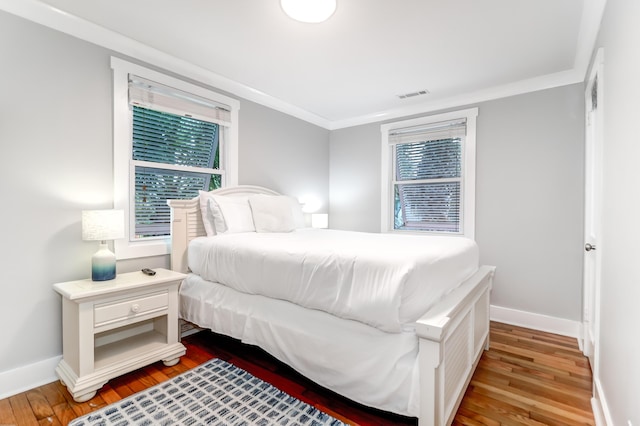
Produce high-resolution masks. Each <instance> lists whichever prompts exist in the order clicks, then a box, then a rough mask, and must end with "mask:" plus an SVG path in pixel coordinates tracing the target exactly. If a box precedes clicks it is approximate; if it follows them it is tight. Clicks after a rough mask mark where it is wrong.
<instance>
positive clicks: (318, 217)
mask: <svg viewBox="0 0 640 426" xmlns="http://www.w3.org/2000/svg"><path fill="white" fill-rule="evenodd" d="M311 227H312V228H328V227H329V215H328V214H327V213H313V214H312V215H311Z"/></svg>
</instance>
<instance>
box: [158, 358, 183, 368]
mask: <svg viewBox="0 0 640 426" xmlns="http://www.w3.org/2000/svg"><path fill="white" fill-rule="evenodd" d="M162 362H163V363H164V365H166V366H167V367H173V366H174V365H176V364H177V363H179V362H180V357H178V358H173V359H169V360H166V361H165V360H162Z"/></svg>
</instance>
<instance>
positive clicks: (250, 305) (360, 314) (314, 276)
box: [169, 186, 495, 426]
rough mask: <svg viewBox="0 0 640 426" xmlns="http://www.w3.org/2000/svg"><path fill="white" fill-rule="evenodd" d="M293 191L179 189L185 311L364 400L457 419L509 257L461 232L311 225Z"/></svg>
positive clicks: (427, 417)
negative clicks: (491, 255) (487, 257)
mask: <svg viewBox="0 0 640 426" xmlns="http://www.w3.org/2000/svg"><path fill="white" fill-rule="evenodd" d="M286 198H287V197H284V196H281V195H280V194H278V193H277V192H275V191H272V190H270V189H267V188H262V187H258V186H237V187H230V188H224V189H219V190H215V191H212V192H209V193H204V192H200V196H199V197H196V198H194V199H191V200H170V201H169V206H170V208H171V268H172V269H173V270H176V271H180V272H186V273H188V276H187V278H186V279H185V280H184V282H183V283H182V285H181V288H180V296H181V316H182V318H183V319H184V320H186V321H188V322H191V323H194V324H196V325H197V326H199V327H202V328H207V329H211V330H213V331H214V332H216V333H221V334H224V335H228V336H231V337H234V338H237V339H240V340H242V341H243V342H245V343H248V344H252V345H257V346H259V347H261V348H263V349H264V350H266V351H267V352H269V353H270V354H272V355H273V356H275V357H276V358H278V359H279V360H281V361H283V362H285V363H286V364H288V365H290V366H291V367H293V368H294V369H296V370H297V371H299V372H300V373H302V374H303V375H305V376H306V377H308V378H310V379H311V380H314V381H315V382H317V383H319V384H320V385H322V386H325V387H327V388H329V389H331V390H333V391H335V392H337V393H339V394H341V395H344V396H346V397H348V398H350V399H352V400H354V401H356V402H359V403H362V404H364V405H367V406H371V407H374V408H377V409H381V410H384V411H389V412H394V413H397V414H401V415H405V416H413V417H418V419H419V424H420V425H421V426H426V425H429V426H434V425H438V426H439V425H447V424H450V423H451V421H452V419H453V417H454V416H455V412H456V410H457V407H458V405H459V403H460V401H461V399H462V396H463V395H464V392H465V389H466V387H467V385H468V383H469V381H470V379H471V376H472V374H473V371H474V370H475V366H476V365H477V362H478V361H479V359H480V356H481V354H482V351H483V349H485V348H488V345H489V339H488V336H489V293H490V290H491V284H492V279H493V274H494V271H495V268H494V267H492V266H481V265H479V260H478V259H479V256H478V249H477V245H476V244H475V242H473V241H471V240H467V239H464V238H461V237H433V238H431V237H429V238H426V237H421V236H398V235H387V234H366V233H352V232H348V231H334V230H317V229H310V228H306V227H305V226H304V225H303V223H301V221H302V222H303V221H304V218H303V217H301V212H300V211H296V202H295V201H290V204H289V205H290V206H291V207H290V208H291V214H290V216H289V211H288V210H287V207H286V202H285V199H286ZM212 199H213V200H214V201H211V200H212ZM247 202H248V204H249V212H250V213H246V211H247ZM285 210H287V211H285ZM274 211H277V213H275V214H274V213H273V212H274ZM285 213H286V214H285ZM252 215H253V216H252ZM283 217H284V218H285V219H282V218H283ZM203 219H204V220H203ZM225 219H227V220H226V222H225ZM254 223H255V227H253V226H254ZM283 223H284V225H283ZM252 227H253V228H252ZM216 230H218V232H216ZM219 231H222V232H219ZM214 235H215V236H214ZM381 247H382V248H383V249H381ZM403 247H404V251H403V250H401V248H403ZM407 249H408V250H407Z"/></svg>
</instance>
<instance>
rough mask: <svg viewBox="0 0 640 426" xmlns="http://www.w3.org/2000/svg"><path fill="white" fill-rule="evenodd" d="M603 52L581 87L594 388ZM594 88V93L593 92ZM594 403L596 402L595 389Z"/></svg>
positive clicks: (588, 348)
mask: <svg viewBox="0 0 640 426" xmlns="http://www.w3.org/2000/svg"><path fill="white" fill-rule="evenodd" d="M603 63H604V49H603V48H600V49H598V51H597V53H596V55H595V58H594V61H593V64H592V65H591V68H590V71H589V74H588V79H587V82H586V87H585V193H584V195H585V200H584V203H585V204H584V215H585V216H584V244H585V247H586V244H592V245H594V246H595V250H591V251H587V250H586V248H585V250H584V251H583V256H584V257H583V259H584V274H583V316H582V333H581V346H582V350H583V353H584V354H585V356H587V357H588V358H589V362H590V365H591V370H592V373H593V379H594V385H595V384H596V383H597V382H598V381H599V353H600V344H599V342H600V286H601V270H602V269H601V263H602V249H603V244H602V226H601V219H602V172H603V170H602V169H603V158H602V152H603V144H604V132H603V124H604V108H603V106H604V102H603V101H604V78H603V77H604V76H603ZM594 85H595V89H594ZM594 90H595V98H596V107H595V108H593V91H594ZM594 399H595V400H596V401H597V399H598V396H597V391H596V386H594Z"/></svg>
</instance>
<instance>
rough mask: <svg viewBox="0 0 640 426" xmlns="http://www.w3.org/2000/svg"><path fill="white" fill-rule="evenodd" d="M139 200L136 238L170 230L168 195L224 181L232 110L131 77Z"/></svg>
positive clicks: (187, 193)
mask: <svg viewBox="0 0 640 426" xmlns="http://www.w3.org/2000/svg"><path fill="white" fill-rule="evenodd" d="M129 102H130V104H131V110H132V115H133V119H132V136H133V137H132V151H131V152H132V157H131V162H132V165H133V169H134V182H133V191H132V192H133V201H134V205H135V219H134V226H133V227H132V229H131V230H130V236H131V238H132V239H136V240H139V239H145V238H146V239H148V238H156V237H165V236H167V235H169V232H170V210H169V206H168V205H167V200H168V199H175V198H192V197H195V196H197V195H198V190H204V191H209V190H211V189H216V188H219V187H221V185H222V177H223V171H222V170H221V167H220V158H221V157H220V134H221V126H223V125H224V124H225V123H227V122H228V120H229V118H230V115H229V111H228V110H226V109H224V108H223V107H222V106H220V105H216V104H214V103H211V102H206V101H205V100H203V99H202V98H199V97H197V96H192V95H190V94H188V93H185V92H183V91H180V90H177V89H172V88H170V87H167V86H163V85H159V84H156V83H153V82H151V81H149V80H144V79H141V78H139V77H136V76H132V75H130V76H129Z"/></svg>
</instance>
